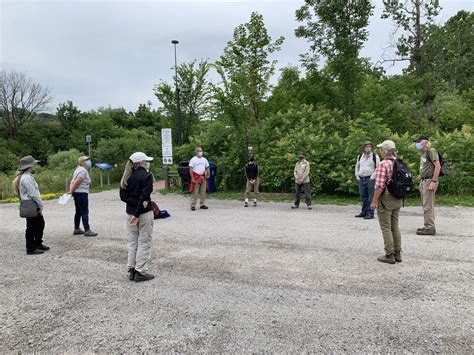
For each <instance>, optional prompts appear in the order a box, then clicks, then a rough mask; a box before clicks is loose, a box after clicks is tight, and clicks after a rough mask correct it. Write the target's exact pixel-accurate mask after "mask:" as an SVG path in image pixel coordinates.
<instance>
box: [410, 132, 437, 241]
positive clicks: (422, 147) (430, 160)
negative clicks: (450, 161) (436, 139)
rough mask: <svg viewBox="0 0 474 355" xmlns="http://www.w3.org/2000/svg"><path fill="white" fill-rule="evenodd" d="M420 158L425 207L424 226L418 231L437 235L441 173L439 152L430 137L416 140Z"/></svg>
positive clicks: (421, 194) (422, 196) (422, 201)
mask: <svg viewBox="0 0 474 355" xmlns="http://www.w3.org/2000/svg"><path fill="white" fill-rule="evenodd" d="M415 147H416V149H417V150H419V151H420V152H421V157H420V186H419V190H420V196H421V205H422V206H423V218H424V226H423V227H422V228H418V229H417V230H416V234H418V235H435V234H436V228H435V213H434V210H435V195H436V190H437V189H438V185H439V182H438V178H439V174H440V172H441V162H440V156H439V152H438V151H437V150H436V149H435V148H433V147H432V145H431V142H430V140H429V137H428V136H424V135H421V136H419V137H418V138H417V139H416V140H415Z"/></svg>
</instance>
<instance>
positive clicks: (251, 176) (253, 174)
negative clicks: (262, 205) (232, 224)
mask: <svg viewBox="0 0 474 355" xmlns="http://www.w3.org/2000/svg"><path fill="white" fill-rule="evenodd" d="M245 177H246V178H247V185H246V187H245V202H244V206H245V207H248V206H249V195H250V191H251V190H252V188H253V193H254V198H253V206H254V207H257V197H258V195H259V192H258V186H259V184H260V177H259V174H258V165H257V163H256V162H255V157H254V155H253V154H251V155H249V158H248V162H247V164H245Z"/></svg>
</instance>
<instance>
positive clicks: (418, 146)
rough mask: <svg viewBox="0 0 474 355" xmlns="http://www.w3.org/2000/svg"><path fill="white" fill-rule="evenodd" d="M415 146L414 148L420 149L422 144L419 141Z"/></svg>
mask: <svg viewBox="0 0 474 355" xmlns="http://www.w3.org/2000/svg"><path fill="white" fill-rule="evenodd" d="M415 147H416V150H421V148H423V146H422V145H421V143H416V144H415Z"/></svg>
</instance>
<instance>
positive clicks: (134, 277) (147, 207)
mask: <svg viewBox="0 0 474 355" xmlns="http://www.w3.org/2000/svg"><path fill="white" fill-rule="evenodd" d="M152 160H153V158H151V157H149V156H147V155H146V154H145V153H142V152H136V153H133V154H132V155H131V156H130V158H129V160H128V162H127V165H126V166H125V171H124V173H123V176H122V181H121V182H120V199H121V200H122V201H123V202H125V203H126V204H127V216H128V217H127V222H128V223H127V232H128V233H127V234H128V263H127V266H128V272H129V274H130V275H129V280H130V281H135V282H140V281H148V280H151V279H153V278H154V276H153V275H152V274H148V273H147V270H148V263H149V261H150V259H151V236H152V234H153V208H152V204H151V197H150V195H151V193H152V192H153V175H152V174H150V173H149V172H147V170H148V169H149V165H150V161H152Z"/></svg>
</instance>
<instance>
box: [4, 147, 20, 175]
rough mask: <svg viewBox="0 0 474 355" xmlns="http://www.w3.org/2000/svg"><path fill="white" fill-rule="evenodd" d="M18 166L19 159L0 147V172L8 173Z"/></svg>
mask: <svg viewBox="0 0 474 355" xmlns="http://www.w3.org/2000/svg"><path fill="white" fill-rule="evenodd" d="M19 165H20V158H19V157H18V156H17V155H15V154H13V153H12V152H11V151H10V150H8V149H7V148H4V147H1V146H0V172H2V173H8V172H11V171H13V170H15V169H16V168H18V166H19Z"/></svg>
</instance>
